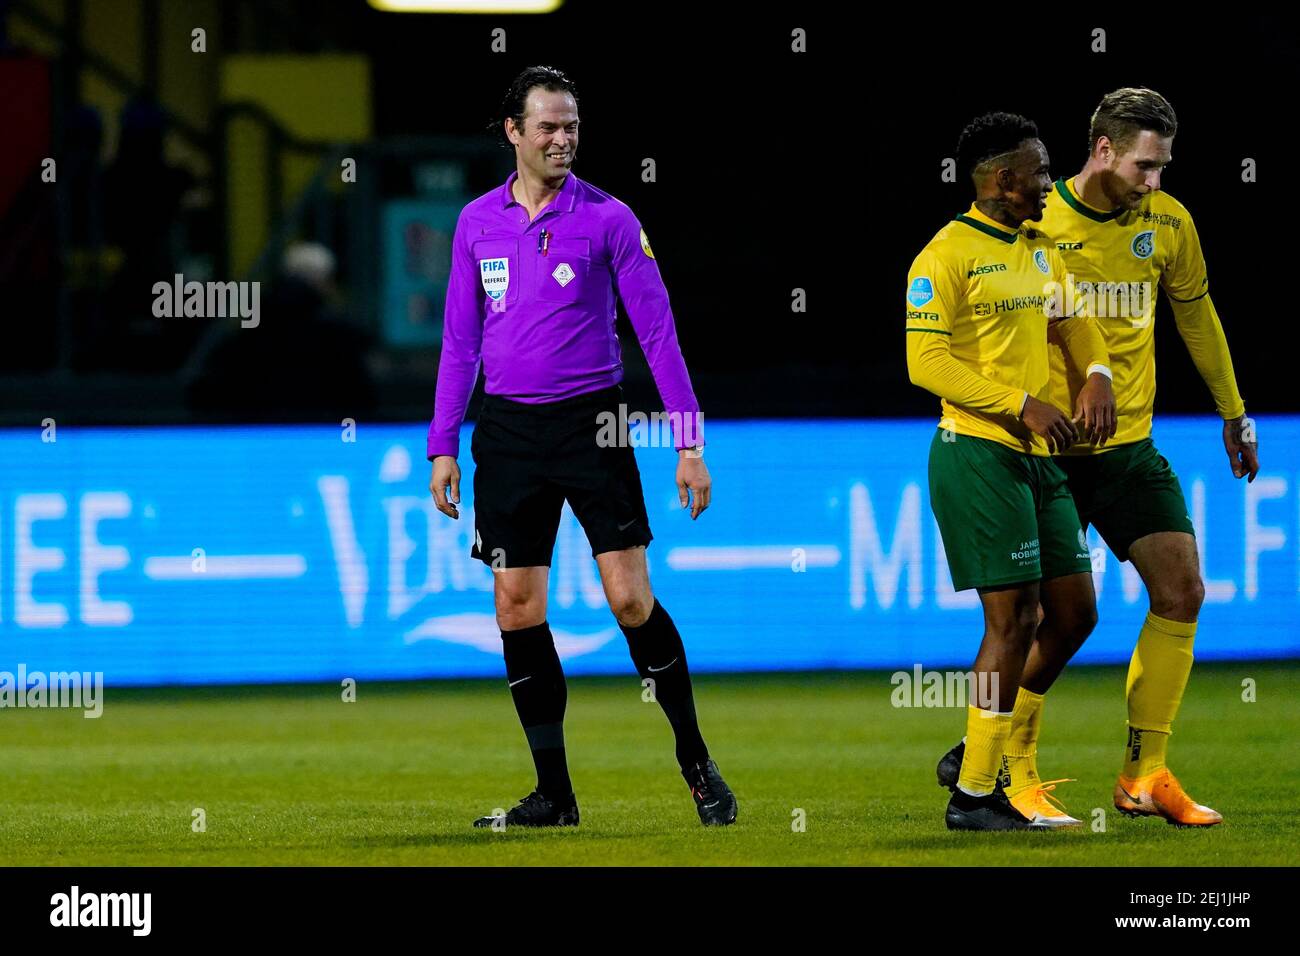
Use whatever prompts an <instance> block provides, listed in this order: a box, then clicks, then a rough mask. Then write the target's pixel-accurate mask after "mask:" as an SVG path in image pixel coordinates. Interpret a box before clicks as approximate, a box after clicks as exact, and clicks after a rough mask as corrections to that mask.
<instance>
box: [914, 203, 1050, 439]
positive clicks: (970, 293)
mask: <svg viewBox="0 0 1300 956" xmlns="http://www.w3.org/2000/svg"><path fill="white" fill-rule="evenodd" d="M1054 284H1059V285H1056V288H1057V289H1064V288H1065V287H1066V276H1065V264H1064V262H1063V261H1062V259H1061V256H1060V254H1059V253H1058V252H1057V250H1056V246H1055V244H1054V243H1053V242H1052V241H1051V240H1049V239H1048V238H1047V237H1046V236H1044V235H1043V234H1042V233H1041V232H1040V231H1038V230H1037V228H1036V227H1035V226H1034V225H1032V224H1029V223H1026V224H1024V225H1022V226H1021V227H1020V229H1018V230H1016V229H1011V228H1009V227H1007V226H1004V225H1002V224H1001V223H998V222H995V221H994V220H992V219H990V218H989V217H988V216H986V215H984V214H983V213H982V212H980V211H979V209H977V208H976V207H975V206H974V205H972V206H971V208H970V210H969V211H967V212H966V213H963V214H962V215H960V216H958V217H957V218H956V219H954V220H953V221H952V222H950V223H948V224H947V225H945V226H944V227H943V228H942V229H940V230H939V232H938V233H937V234H936V235H935V237H934V238H933V239H931V240H930V242H929V243H927V244H926V246H925V248H924V249H922V250H921V253H920V255H918V256H917V257H916V260H915V261H914V262H913V263H912V268H911V270H910V271H909V272H908V278H907V339H908V342H907V356H908V368H909V371H910V372H911V374H912V379H913V381H914V382H917V384H921V385H924V386H926V387H929V384H930V383H927V382H926V381H923V380H921V379H923V378H924V376H925V374H926V372H925V371H924V370H925V366H926V364H927V359H928V358H929V357H932V356H933V354H934V352H935V351H936V348H935V347H936V346H940V345H941V342H940V340H939V338H938V337H939V336H945V337H947V339H948V342H949V344H950V354H951V356H952V358H953V359H956V360H957V362H958V363H960V368H956V369H955V371H956V373H957V374H956V375H954V377H953V379H952V380H951V381H948V382H946V383H945V391H947V392H948V393H950V394H954V395H958V394H959V395H960V396H961V397H960V399H959V400H955V401H949V400H948V399H947V398H944V399H943V400H942V413H943V418H942V419H941V421H940V426H941V427H944V428H950V429H952V431H953V432H954V433H956V434H958V435H970V436H973V437H977V438H988V439H991V440H993V441H996V442H1000V443H1002V444H1003V445H1006V446H1007V447H1009V448H1014V449H1015V450H1016V451H1019V452H1023V453H1026V454H1032V455H1046V454H1048V451H1047V443H1046V441H1045V440H1044V439H1043V438H1041V437H1039V436H1038V435H1035V434H1034V433H1033V432H1031V431H1030V430H1029V428H1028V427H1026V426H1025V425H1024V423H1022V422H1021V421H1020V419H1019V414H1020V410H1021V407H1022V406H1023V405H1024V401H1025V394H1026V393H1028V394H1030V395H1033V396H1034V397H1035V398H1039V399H1042V400H1043V401H1046V400H1047V388H1048V367H1049V366H1048V351H1047V348H1048V341H1047V328H1048V321H1049V319H1048V308H1047V307H1048V304H1049V300H1050V299H1051V297H1052V295H1053V286H1054ZM1060 294H1065V293H1064V292H1062V293H1060ZM927 353H929V354H927ZM967 370H969V371H967ZM969 373H974V374H973V375H971V374H969ZM977 376H978V377H977ZM931 390H933V389H931Z"/></svg>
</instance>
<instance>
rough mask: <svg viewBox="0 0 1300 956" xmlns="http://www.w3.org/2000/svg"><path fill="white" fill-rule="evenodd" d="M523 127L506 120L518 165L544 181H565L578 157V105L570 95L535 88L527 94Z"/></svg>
mask: <svg viewBox="0 0 1300 956" xmlns="http://www.w3.org/2000/svg"><path fill="white" fill-rule="evenodd" d="M525 102H526V105H525V108H524V122H523V127H522V128H520V127H518V126H516V125H515V123H514V120H510V119H507V120H506V136H508V137H509V139H510V142H511V143H513V144H514V147H515V156H516V157H518V160H519V164H520V165H521V166H522V167H524V168H525V169H527V170H529V171H530V172H531V173H532V174H533V175H534V176H536V177H537V178H538V179H541V180H543V181H544V182H554V181H555V180H563V179H564V177H565V176H567V175H568V174H569V168H570V167H571V166H572V165H573V160H574V157H575V156H577V154H578V104H577V103H575V102H574V100H573V96H572V95H571V94H569V93H566V92H563V91H560V92H555V91H552V90H546V89H543V88H542V87H540V86H535V87H533V88H532V89H531V90H529V91H528V98H527V100H526V101H525Z"/></svg>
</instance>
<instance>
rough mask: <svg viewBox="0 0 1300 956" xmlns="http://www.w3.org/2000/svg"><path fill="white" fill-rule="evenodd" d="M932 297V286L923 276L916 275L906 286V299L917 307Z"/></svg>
mask: <svg viewBox="0 0 1300 956" xmlns="http://www.w3.org/2000/svg"><path fill="white" fill-rule="evenodd" d="M933 298H934V286H933V285H932V284H931V283H930V280H929V279H927V278H926V277H925V276H917V277H916V278H915V279H913V280H912V284H911V285H910V286H908V288H907V301H908V302H910V303H912V305H914V306H915V307H916V308H918V309H919V308H920V307H921V306H923V305H925V304H926V303H927V302H929V301H930V300H931V299H933Z"/></svg>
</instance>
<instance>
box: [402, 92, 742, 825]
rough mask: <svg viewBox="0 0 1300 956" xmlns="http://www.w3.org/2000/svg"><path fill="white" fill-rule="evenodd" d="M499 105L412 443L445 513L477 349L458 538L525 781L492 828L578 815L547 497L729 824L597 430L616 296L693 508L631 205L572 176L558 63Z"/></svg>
mask: <svg viewBox="0 0 1300 956" xmlns="http://www.w3.org/2000/svg"><path fill="white" fill-rule="evenodd" d="M499 120H500V123H501V129H502V131H503V132H504V134H505V137H506V139H507V140H509V143H510V145H512V146H513V147H514V151H515V164H516V171H515V172H514V173H512V174H511V176H510V178H509V179H508V180H507V181H506V183H505V185H503V186H501V187H500V188H498V189H494V190H492V191H491V192H489V193H487V194H486V195H483V196H480V197H479V198H478V199H476V200H474V201H473V202H472V203H470V204H469V205H468V206H466V207H465V208H464V210H462V211H461V214H460V219H459V220H458V221H457V223H456V234H455V237H454V239H453V240H452V262H451V276H450V279H449V281H448V285H447V308H446V315H445V321H444V327H443V339H442V358H441V361H440V362H439V366H438V387H437V392H436V394H435V397H434V415H433V421H432V423H430V425H429V440H428V458H429V460H430V461H432V462H433V477H432V478H431V479H430V481H429V490H430V491H431V492H432V493H433V497H434V500H435V501H436V502H437V506H438V510H439V511H441V512H442V513H443V514H445V515H448V516H449V517H451V518H459V516H460V512H459V511H458V509H457V508H456V505H457V504H459V503H460V467H459V466H458V465H457V464H456V456H457V454H458V453H459V451H460V442H459V434H460V426H461V422H463V421H464V419H465V410H466V407H467V406H468V404H469V398H470V393H471V392H472V391H473V389H474V382H475V380H476V379H477V378H478V370H479V366H480V364H481V365H482V367H483V374H484V377H485V386H484V392H485V396H484V400H483V408H482V412H481V413H480V415H479V418H478V421H477V422H476V423H475V426H474V434H473V440H472V442H471V448H470V452H471V454H472V455H473V456H474V464H475V471H474V545H473V548H472V549H471V554H472V555H473V556H474V557H476V558H478V559H479V560H481V561H483V562H484V563H485V564H487V565H488V566H489V567H491V568H492V570H493V572H494V574H493V585H494V587H493V591H494V596H495V600H496V616H497V624H498V625H499V626H500V628H501V645H502V649H503V652H504V655H505V664H506V680H507V681H508V682H509V685H510V693H511V695H512V696H513V698H514V703H515V710H516V711H517V712H518V714H519V721H520V723H521V724H522V725H523V728H524V733H525V735H526V736H527V738H528V746H529V749H530V750H531V751H532V755H533V763H534V764H535V766H536V769H537V789H536V790H535V791H534V792H533V793H531V794H529V795H528V796H527V797H524V798H523V800H521V801H520V803H519V805H518V806H516V807H514V808H513V809H511V810H510V811H509V812H508V813H507V814H506V817H505V824H506V826H576V825H577V823H578V804H577V801H576V800H575V798H574V795H573V785H572V783H571V782H570V780H569V769H568V761H567V759H566V756H565V751H564V710H565V704H566V702H567V699H568V692H567V689H566V687H565V682H564V671H563V669H562V668H561V666H560V658H559V655H558V654H557V653H556V650H555V642H554V640H553V638H552V636H551V630H550V627H549V626H548V624H547V620H546V591H547V576H548V574H549V572H550V564H551V552H552V551H553V550H554V547H555V535H556V532H557V530H558V529H559V522H560V510H561V508H562V507H563V505H564V502H565V501H566V500H567V501H568V502H569V505H570V507H571V508H572V509H573V513H574V515H575V516H576V517H577V519H578V521H579V522H580V523H581V524H582V528H583V530H584V531H585V532H586V534H587V540H588V541H589V542H590V543H591V553H592V556H593V557H594V558H595V559H596V564H597V565H598V567H599V568H600V579H601V583H602V585H603V586H604V589H605V597H606V600H608V602H609V606H610V610H612V611H613V612H614V617H615V618H616V619H617V620H618V624H619V627H620V628H621V629H622V631H623V634H624V636H625V637H626V638H627V644H628V650H629V651H630V652H631V655H632V662H633V664H634V665H635V666H636V669H637V673H638V674H640V675H641V677H642V678H648V679H650V680H652V681H654V684H653V685H652V686H653V687H654V696H655V699H656V700H657V701H658V702H659V704H660V706H661V707H662V708H663V711H664V713H665V715H667V717H668V721H669V723H670V724H671V725H672V729H673V734H674V735H675V737H676V746H677V762H678V763H679V764H680V765H681V768H682V776H683V777H685V779H686V782H687V784H688V785H689V786H690V789H691V794H692V796H693V797H694V799H695V805H696V809H697V811H698V812H699V816H700V820H701V821H702V822H703V823H704V824H705V825H719V824H729V823H733V822H734V821H735V819H736V798H735V796H734V795H733V794H732V792H731V789H730V788H729V787H728V786H727V784H726V782H725V781H724V780H723V779H722V776H721V775H720V774H719V773H718V767H717V765H716V764H715V763H714V762H713V761H712V760H711V759H710V758H709V751H708V748H707V747H706V746H705V744H704V739H703V738H702V737H701V736H700V729H699V724H698V723H697V721H696V717H695V701H694V697H693V696H692V693H691V679H690V672H689V671H688V670H687V667H686V651H685V649H684V648H683V646H682V639H681V636H680V635H679V634H678V633H677V627H676V626H675V625H674V624H673V620H672V618H671V617H669V616H668V612H667V611H665V610H664V608H663V605H661V604H660V603H659V601H658V600H656V598H655V596H654V594H653V592H652V591H651V590H650V578H649V575H648V573H647V571H646V556H645V549H646V546H647V545H648V544H649V543H650V541H651V539H652V538H653V535H652V534H651V533H650V522H649V519H648V518H647V516H646V509H645V499H644V497H643V496H642V493H641V475H640V473H639V472H638V470H637V465H636V458H635V456H634V454H633V450H632V448H631V445H630V443H629V442H628V441H627V435H626V434H622V435H617V434H616V435H614V436H613V437H614V440H613V441H611V440H610V437H611V436H610V431H611V430H610V429H609V428H608V427H607V426H608V422H609V421H611V417H612V420H613V421H616V422H617V421H623V420H625V419H626V414H624V415H622V416H620V415H619V406H620V405H621V404H622V403H623V390H622V387H621V386H620V384H619V383H620V382H621V381H622V379H623V362H622V358H621V355H620V347H619V341H618V337H617V336H616V335H615V333H614V321H615V318H616V315H617V312H616V305H615V304H616V301H617V300H621V301H622V302H623V308H624V309H625V310H626V312H627V315H628V318H629V320H630V321H631V323H632V328H633V329H634V330H635V332H636V336H637V340H638V341H639V342H640V343H641V348H642V350H643V351H644V352H645V356H646V359H647V361H648V362H649V364H650V370H651V372H652V373H653V375H654V380H655V384H656V386H657V387H658V389H659V394H660V396H661V397H662V399H663V402H664V407H665V411H666V412H667V413H668V420H669V421H670V422H671V425H672V431H673V438H674V443H675V445H676V447H677V454H678V461H677V490H678V496H679V499H680V501H681V504H682V507H683V508H685V507H687V506H688V505H690V507H691V517H692V518H693V519H694V518H698V517H699V515H700V513H701V512H702V511H704V509H705V508H707V507H708V506H709V496H710V489H711V483H710V479H709V470H708V468H707V467H706V466H705V464H704V460H703V455H704V438H703V433H702V429H701V425H700V408H699V405H698V404H697V402H696V401H695V394H694V392H693V391H692V390H691V381H690V376H689V375H688V374H687V372H686V363H685V362H684V361H683V360H682V353H681V349H680V347H679V346H678V344H677V332H676V330H675V328H674V325H673V315H672V310H671V309H670V308H669V306H668V293H667V290H665V288H664V284H663V279H662V278H661V277H660V275H659V267H658V266H657V265H656V264H655V260H654V254H653V253H652V252H651V250H650V242H649V240H648V239H647V238H646V234H645V231H644V230H642V228H641V224H640V223H639V222H638V221H637V218H636V216H634V215H633V214H632V210H630V209H629V208H628V207H627V206H626V205H624V204H623V203H621V202H619V201H618V200H617V199H615V198H614V197H613V196H611V195H609V194H608V193H605V192H602V191H601V190H599V189H597V188H596V187H594V186H592V185H590V184H588V183H585V182H583V181H582V180H580V179H579V178H578V177H577V176H575V175H573V173H572V172H571V170H572V167H573V160H574V158H575V156H576V155H577V150H578V103H577V97H576V94H575V90H574V86H573V83H572V82H571V81H570V80H569V78H568V77H567V76H565V75H564V74H563V73H561V72H559V71H558V70H554V69H551V68H549V67H530V68H529V69H527V70H524V72H522V73H521V74H519V76H517V77H516V78H515V80H514V82H513V83H511V85H510V89H509V91H508V92H507V93H506V97H505V100H504V101H503V103H502V109H501V115H500V117H499ZM624 412H626V409H624ZM602 424H604V425H606V427H604V428H602V427H601V426H602ZM692 499H693V500H692ZM494 822H495V820H494V818H493V817H483V818H481V819H479V820H476V821H475V822H474V825H475V826H476V827H486V826H491V825H492V824H493V823H494Z"/></svg>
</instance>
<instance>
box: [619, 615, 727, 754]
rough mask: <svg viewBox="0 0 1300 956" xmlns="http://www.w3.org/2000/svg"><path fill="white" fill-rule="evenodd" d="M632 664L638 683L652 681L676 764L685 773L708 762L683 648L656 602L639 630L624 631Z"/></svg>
mask: <svg viewBox="0 0 1300 956" xmlns="http://www.w3.org/2000/svg"><path fill="white" fill-rule="evenodd" d="M619 627H620V628H622V630H623V636H624V637H626V638H627V648H628V650H629V651H630V652H631V653H632V663H633V664H634V665H636V672H637V673H638V674H640V675H641V677H642V679H645V678H649V679H650V680H653V681H654V694H655V700H657V701H658V702H659V706H660V707H662V708H663V711H664V714H665V716H667V718H668V723H670V724H671V725H672V728H673V734H674V735H675V736H676V738H677V763H678V764H680V765H681V768H682V769H683V770H685V769H686V768H688V767H691V766H694V765H695V764H697V763H699V762H701V761H703V760H708V759H709V748H708V747H706V746H705V745H704V738H703V737H701V736H700V725H699V723H698V722H697V721H696V718H695V697H694V695H693V694H692V693H691V673H690V671H689V670H687V668H686V648H685V647H683V646H682V637H681V635H680V634H678V633H677V625H676V624H674V623H673V619H672V618H671V617H669V616H668V612H667V611H665V610H664V608H663V605H662V604H660V603H659V599H658V598H655V606H654V609H653V610H652V611H651V612H650V616H649V617H648V618H646V621H645V623H644V624H642V625H641V626H640V627H624V626H623V625H622V624H620V625H619Z"/></svg>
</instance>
